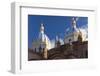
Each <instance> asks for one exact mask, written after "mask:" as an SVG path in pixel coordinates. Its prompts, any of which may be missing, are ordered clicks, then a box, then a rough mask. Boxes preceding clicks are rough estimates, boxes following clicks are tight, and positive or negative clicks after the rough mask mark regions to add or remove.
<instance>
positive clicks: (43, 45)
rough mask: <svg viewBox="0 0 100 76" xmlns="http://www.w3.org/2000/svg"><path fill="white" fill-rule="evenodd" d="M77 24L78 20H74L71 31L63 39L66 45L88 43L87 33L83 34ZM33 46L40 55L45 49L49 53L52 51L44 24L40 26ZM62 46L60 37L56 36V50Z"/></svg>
mask: <svg viewBox="0 0 100 76" xmlns="http://www.w3.org/2000/svg"><path fill="white" fill-rule="evenodd" d="M76 22H77V21H76V19H75V18H72V20H71V25H72V26H71V29H70V30H69V31H66V34H65V36H64V39H63V42H64V44H68V43H71V42H75V41H78V40H79V41H87V33H85V32H83V30H81V29H80V28H77V25H76ZM32 44H33V50H34V51H35V52H38V53H42V52H44V50H45V49H46V50H47V51H48V50H50V49H52V47H51V45H52V44H51V41H50V39H49V37H48V36H47V35H46V33H45V27H44V24H43V23H41V24H40V32H39V35H38V39H37V40H34V41H33V43H32ZM60 45H61V42H60V40H59V37H58V36H56V40H55V46H54V48H56V47H58V46H60Z"/></svg>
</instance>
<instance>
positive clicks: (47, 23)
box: [28, 15, 88, 48]
mask: <svg viewBox="0 0 100 76" xmlns="http://www.w3.org/2000/svg"><path fill="white" fill-rule="evenodd" d="M73 17H74V18H77V16H47V15H28V47H30V48H31V47H32V40H35V39H37V38H38V35H39V31H40V24H41V23H43V24H44V27H45V33H46V35H47V36H48V37H49V38H50V40H52V39H55V37H56V35H58V36H59V37H60V38H62V39H63V38H64V35H65V31H66V29H67V28H71V20H72V18H73ZM87 24H88V17H78V21H77V27H78V28H79V27H83V26H87Z"/></svg>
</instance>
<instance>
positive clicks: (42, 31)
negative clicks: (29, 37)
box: [40, 23, 44, 33]
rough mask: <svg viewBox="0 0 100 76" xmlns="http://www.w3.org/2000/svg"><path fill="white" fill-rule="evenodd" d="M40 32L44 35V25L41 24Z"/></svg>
mask: <svg viewBox="0 0 100 76" xmlns="http://www.w3.org/2000/svg"><path fill="white" fill-rule="evenodd" d="M40 32H41V33H44V24H43V23H41V27H40Z"/></svg>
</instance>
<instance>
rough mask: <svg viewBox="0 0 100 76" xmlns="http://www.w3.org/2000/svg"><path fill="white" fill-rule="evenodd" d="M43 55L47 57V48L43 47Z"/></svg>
mask: <svg viewBox="0 0 100 76" xmlns="http://www.w3.org/2000/svg"><path fill="white" fill-rule="evenodd" d="M43 57H44V59H48V51H47V48H44V53H43Z"/></svg>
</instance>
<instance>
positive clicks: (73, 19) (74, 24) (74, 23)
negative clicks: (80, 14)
mask: <svg viewBox="0 0 100 76" xmlns="http://www.w3.org/2000/svg"><path fill="white" fill-rule="evenodd" d="M72 27H73V28H76V20H75V18H74V17H73V18H72Z"/></svg>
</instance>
